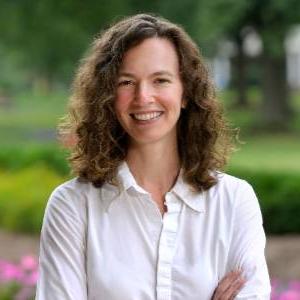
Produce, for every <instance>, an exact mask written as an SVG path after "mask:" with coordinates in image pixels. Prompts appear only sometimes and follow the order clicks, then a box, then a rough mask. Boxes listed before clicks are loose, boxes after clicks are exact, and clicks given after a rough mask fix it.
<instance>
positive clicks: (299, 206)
mask: <svg viewBox="0 0 300 300" xmlns="http://www.w3.org/2000/svg"><path fill="white" fill-rule="evenodd" d="M140 12H152V13H156V14H159V15H161V16H163V17H165V18H168V19H170V20H171V21H173V22H175V23H179V24H181V25H182V26H183V27H184V28H185V29H186V31H187V32H188V33H189V34H190V35H191V36H192V37H193V39H194V40H195V41H196V42H197V43H198V45H199V47H200V49H201V52H202V54H203V56H204V57H205V59H206V62H207V65H208V67H209V69H210V71H211V74H212V77H213V78H214V81H215V83H216V86H217V89H218V98H219V100H220V101H221V102H222V103H223V104H224V106H225V112H226V115H227V118H228V119H229V120H230V123H231V124H232V127H233V128H239V138H240V140H241V141H242V142H241V143H240V144H239V147H238V148H239V149H238V151H236V152H235V153H234V155H233V156H232V159H231V160H230V164H229V166H228V169H227V170H226V171H227V172H228V173H230V174H232V175H235V176H238V177H242V178H244V179H246V180H248V181H249V182H250V183H251V184H252V185H253V186H254V189H255V191H256V192H257V196H258V198H259V200H260V205H261V208H262V213H263V217H264V226H265V230H266V233H267V237H268V246H267V257H268V263H269V268H270V273H271V277H272V278H273V279H274V282H275V281H276V280H277V279H278V280H285V281H286V282H287V281H290V282H292V281H293V280H300V254H299V253H300V238H299V236H300V217H299V216H300V1H299V0H286V1H279V0H251V1H249V0H211V1H205V0H186V1H179V0H172V1H171V0H163V1H158V0H153V1H151V2H150V1H146V0H139V1H137V0H111V1H101V0H98V1H93V0H87V1H85V2H84V1H78V0H60V1H57V0H39V1H32V0H11V1H7V0H0V71H1V72H0V299H1V300H2V299H15V298H13V296H12V295H13V294H14V293H16V291H18V292H19V293H20V286H22V291H23V294H24V295H25V296H24V295H23V298H22V299H30V297H31V296H30V293H32V289H34V283H35V278H36V277H34V276H36V273H34V272H35V270H36V269H35V268H36V261H35V257H36V255H37V251H38V237H39V232H40V229H41V222H42V218H43V213H44V208H45V205H46V201H47V199H48V197H49V195H50V193H51V191H52V190H53V188H54V187H55V186H57V185H58V184H60V183H62V182H63V181H65V180H67V179H68V178H70V174H69V168H68V165H67V163H66V160H65V159H66V157H67V154H68V153H67V150H66V149H63V148H62V147H61V146H59V144H58V142H57V138H56V126H57V123H58V121H59V119H60V118H61V117H62V116H63V115H64V114H65V112H66V104H67V101H68V98H69V95H70V84H71V82H72V77H73V75H74V72H75V70H76V67H77V66H78V61H79V60H80V58H81V57H82V55H83V54H84V52H85V51H86V49H87V47H88V45H89V44H90V43H91V41H92V40H93V38H94V37H95V36H96V34H97V33H99V32H100V31H101V30H103V29H105V28H106V27H107V26H109V25H110V24H111V23H112V22H113V21H115V20H118V19H120V18H121V17H123V16H127V15H131V14H135V13H140ZM24 270H25V271H24ZM22 272H23V273H22ZM24 272H25V273H24ZM22 276H23V277H22ZM26 276H27V277H26ZM30 276H31V277H30ZM25 277H26V278H27V283H26V280H25V281H24V278H25ZM20 278H21V279H22V278H23V279H22V280H23V281H22V280H21V279H20ZM28 278H31V281H30V280H29V279H28ZM24 282H25V283H24ZM28 282H29V283H28ZM294 283H295V282H294V281H293V284H294ZM298 283H299V282H298ZM276 284H277V286H278V282H277V281H276V282H275V283H274V290H275V288H276V287H275V285H276ZM293 284H292V286H294V289H296V288H297V287H296V288H295V286H297V283H296V284H294V285H293ZM24 286H25V288H26V287H27V294H26V292H24V289H25V288H24ZM287 286H288V284H286V288H288V287H287ZM298 288H299V286H298ZM290 289H293V287H290ZM25 290H26V289H25ZM299 290H300V289H299ZM30 291H31V292H30ZM2 295H4V296H2ZM5 295H6V296H5ZM26 295H27V296H26ZM1 297H2V298H1ZM4 297H7V298H4ZM26 297H27V298H26ZM274 297H275V296H274ZM18 299H21V298H18ZM274 299H275V298H274ZM293 299H300V291H299V298H293Z"/></svg>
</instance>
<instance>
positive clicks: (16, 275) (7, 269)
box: [0, 262, 23, 281]
mask: <svg viewBox="0 0 300 300" xmlns="http://www.w3.org/2000/svg"><path fill="white" fill-rule="evenodd" d="M22 277H23V270H22V269H21V268H19V267H18V266H17V265H14V264H12V263H3V262H2V264H1V266H0V280H1V281H12V280H16V281H18V280H20V279H21V278H22Z"/></svg>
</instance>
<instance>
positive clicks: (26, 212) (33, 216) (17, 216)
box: [0, 164, 66, 233]
mask: <svg viewBox="0 0 300 300" xmlns="http://www.w3.org/2000/svg"><path fill="white" fill-rule="evenodd" d="M65 180H66V177H62V176H59V175H57V174H56V173H55V172H53V171H52V170H50V169H49V168H48V167H46V166H44V165H42V164H40V165H36V166H32V167H30V168H27V169H24V170H21V171H19V172H8V171H6V172H4V171H1V172H0V182H1V185H0V226H1V227H4V228H6V229H8V230H12V231H18V232H33V233H39V232H40V229H41V224H42V219H43V214H44V209H45V205H46V201H47V199H48V197H49V195H50V193H51V192H52V190H53V189H54V188H55V187H56V186H57V185H59V184H60V183H62V182H63V181H65Z"/></svg>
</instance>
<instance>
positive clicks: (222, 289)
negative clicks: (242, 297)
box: [212, 270, 246, 300]
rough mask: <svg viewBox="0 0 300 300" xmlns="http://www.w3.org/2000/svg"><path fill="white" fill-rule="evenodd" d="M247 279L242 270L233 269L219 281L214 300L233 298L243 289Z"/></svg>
mask: <svg viewBox="0 0 300 300" xmlns="http://www.w3.org/2000/svg"><path fill="white" fill-rule="evenodd" d="M245 282H246V280H245V279H244V278H243V277H242V271H241V270H236V271H231V272H229V273H228V274H226V276H225V277H224V278H223V279H222V280H221V281H220V282H219V284H218V286H217V288H216V289H215V291H214V294H213V297H212V300H232V299H234V297H235V296H236V295H237V294H238V292H239V291H240V290H241V288H242V287H243V285H244V284H245Z"/></svg>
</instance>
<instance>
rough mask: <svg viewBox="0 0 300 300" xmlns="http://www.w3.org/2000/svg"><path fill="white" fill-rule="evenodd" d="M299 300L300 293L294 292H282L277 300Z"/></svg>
mask: <svg viewBox="0 0 300 300" xmlns="http://www.w3.org/2000/svg"><path fill="white" fill-rule="evenodd" d="M299 299H300V293H298V292H296V291H286V292H283V293H282V294H281V295H280V297H279V300H299Z"/></svg>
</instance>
